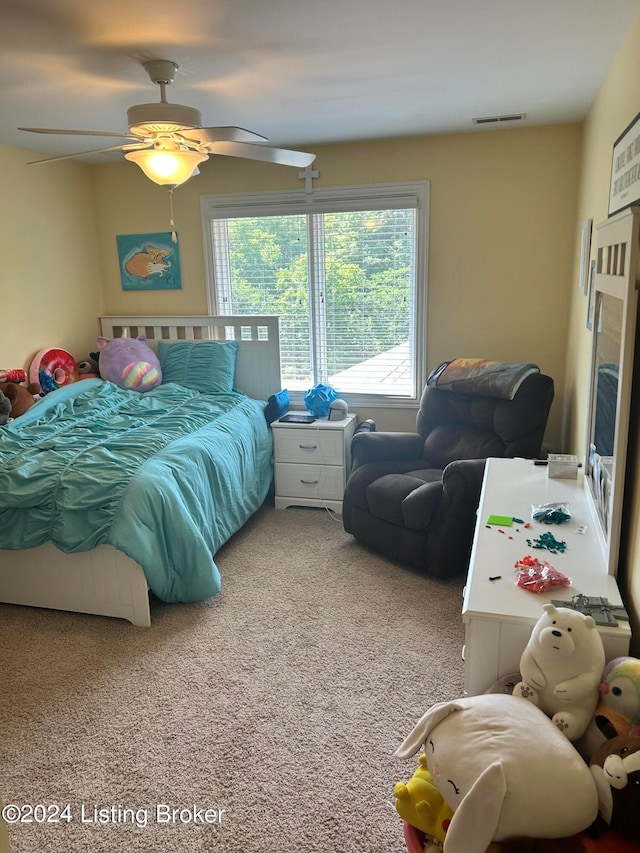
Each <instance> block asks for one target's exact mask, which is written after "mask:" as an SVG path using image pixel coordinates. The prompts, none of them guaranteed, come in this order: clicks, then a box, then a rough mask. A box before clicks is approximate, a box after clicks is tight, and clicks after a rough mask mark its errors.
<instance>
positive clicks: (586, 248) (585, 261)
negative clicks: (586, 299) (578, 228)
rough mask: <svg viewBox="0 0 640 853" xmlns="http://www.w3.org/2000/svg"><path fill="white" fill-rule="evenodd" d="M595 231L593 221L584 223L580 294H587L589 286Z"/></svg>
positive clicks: (579, 280) (579, 283) (581, 246)
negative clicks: (590, 261)
mask: <svg viewBox="0 0 640 853" xmlns="http://www.w3.org/2000/svg"><path fill="white" fill-rule="evenodd" d="M592 230H593V219H587V220H585V221H584V222H583V223H582V239H581V241H580V278H579V279H578V289H579V291H580V293H582V294H586V292H587V286H588V284H589V258H590V257H591V232H592Z"/></svg>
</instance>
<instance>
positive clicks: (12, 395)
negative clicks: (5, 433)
mask: <svg viewBox="0 0 640 853" xmlns="http://www.w3.org/2000/svg"><path fill="white" fill-rule="evenodd" d="M39 393H40V386H39V385H38V384H37V383H32V384H31V385H26V386H25V385H18V384H17V383H16V382H3V383H2V384H0V425H2V424H4V423H6V422H7V421H8V420H10V419H13V418H19V417H20V415H23V414H24V413H25V412H26V411H27V409H29V408H30V407H31V406H33V404H34V402H35V396H37V395H38V394H39ZM7 403H8V404H9V407H7Z"/></svg>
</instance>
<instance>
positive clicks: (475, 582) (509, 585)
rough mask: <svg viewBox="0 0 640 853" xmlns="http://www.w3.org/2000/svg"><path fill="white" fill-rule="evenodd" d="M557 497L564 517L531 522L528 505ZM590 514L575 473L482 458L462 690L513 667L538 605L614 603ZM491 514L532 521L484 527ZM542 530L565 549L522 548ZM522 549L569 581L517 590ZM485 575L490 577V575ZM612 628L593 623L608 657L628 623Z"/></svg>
mask: <svg viewBox="0 0 640 853" xmlns="http://www.w3.org/2000/svg"><path fill="white" fill-rule="evenodd" d="M558 501H566V502H567V503H568V504H569V505H570V512H571V520H570V521H568V522H565V523H564V524H551V525H547V524H542V523H540V522H532V521H531V508H532V505H540V504H544V503H548V502H558ZM591 513H592V510H591V507H590V504H589V502H588V501H587V497H586V494H585V492H584V484H583V475H582V473H581V472H580V473H579V474H578V478H577V479H575V480H561V479H550V478H549V477H548V476H547V468H546V467H545V466H536V465H534V463H533V462H532V461H531V460H527V459H489V460H488V461H487V466H486V470H485V475H484V483H483V487H482V493H481V497H480V504H479V507H478V518H477V523H476V530H475V536H474V540H473V548H472V552H471V560H470V564H469V574H468V577H467V584H466V587H465V592H464V602H463V607H462V619H463V622H464V625H465V648H464V659H465V690H466V692H467V693H468V694H469V695H476V694H479V693H482V692H484V690H486V689H487V688H488V687H490V686H491V685H492V684H493V683H494V682H495V681H497V680H498V679H499V678H502V677H503V676H505V675H509V674H510V673H514V672H517V671H518V669H519V666H520V657H521V655H522V652H523V650H524V647H525V646H526V644H527V642H528V640H529V637H530V635H531V629H532V627H533V625H534V624H535V623H536V622H537V620H538V618H539V617H540V615H541V613H542V605H543V604H545V603H547V602H549V601H551V600H556V599H559V600H563V601H570V600H571V597H572V596H573V595H576V594H578V593H582V594H584V595H588V596H602V597H604V598H607V599H608V600H609V602H610V603H611V604H620V603H621V598H620V593H619V591H618V586H617V583H616V580H615V578H614V577H613V576H611V575H608V574H607V572H606V568H605V562H604V557H603V555H602V551H601V548H600V546H599V544H598V539H597V536H596V530H595V525H594V518H593V516H592V514H591ZM492 514H494V515H503V516H515V517H516V518H521V519H523V520H524V521H525V522H531V527H530V528H529V529H528V530H527V529H525V527H524V525H523V524H517V523H514V524H513V526H512V527H502V526H499V525H487V519H488V517H489V516H490V515H492ZM581 525H582V526H584V527H586V531H585V532H584V533H578V532H577V528H578V527H579V526H581ZM500 531H503V532H500ZM546 532H550V533H552V534H553V535H554V537H555V538H556V539H557V540H564V541H565V542H566V543H567V547H566V551H565V552H564V553H558V554H551V553H549V551H546V550H536V549H533V548H531V547H530V546H529V545H527V539H530V540H531V541H532V542H533V540H534V539H536V538H537V537H539V536H540V534H543V533H546ZM527 554H530V555H532V556H534V557H537V558H538V559H539V560H546V561H547V562H549V563H550V564H551V565H552V566H553V567H554V568H555V569H558V571H560V572H562V573H563V574H565V575H568V576H569V577H570V578H571V579H572V581H573V583H572V586H570V587H562V586H559V587H555V588H554V589H553V590H552V591H550V592H545V593H540V594H537V593H532V592H529V591H527V590H524V589H522V588H520V587H518V586H517V585H516V583H515V581H516V571H515V569H514V564H515V562H516V561H517V560H519V559H521V558H522V557H523V556H525V555H527ZM492 577H493V578H496V579H495V580H490V578H492ZM618 625H619V627H617V628H614V627H611V626H598V629H599V631H600V635H601V636H602V641H603V645H604V649H605V656H606V660H607V661H609V660H612V659H613V658H615V657H619V656H620V655H627V654H629V641H630V637H631V631H630V628H629V624H628V622H622V621H619V623H618Z"/></svg>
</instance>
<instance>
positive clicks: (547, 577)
mask: <svg viewBox="0 0 640 853" xmlns="http://www.w3.org/2000/svg"><path fill="white" fill-rule="evenodd" d="M515 568H516V570H517V577H516V584H517V585H518V586H521V587H522V588H523V589H526V590H528V591H529V592H547V591H548V590H550V589H553V588H554V587H557V586H571V583H572V581H571V578H568V577H567V576H566V575H563V574H562V572H559V571H558V570H557V569H554V568H553V566H552V565H551V564H550V563H547V561H546V560H537V559H536V558H535V557H532V556H530V555H527V556H526V557H523V558H522V559H521V560H518V562H517V563H516V564H515Z"/></svg>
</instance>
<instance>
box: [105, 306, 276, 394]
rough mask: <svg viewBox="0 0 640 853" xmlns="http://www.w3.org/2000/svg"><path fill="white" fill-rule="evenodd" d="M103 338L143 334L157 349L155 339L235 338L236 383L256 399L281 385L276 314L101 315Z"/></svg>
mask: <svg viewBox="0 0 640 853" xmlns="http://www.w3.org/2000/svg"><path fill="white" fill-rule="evenodd" d="M100 325H101V328H102V334H103V335H104V337H106V338H119V337H122V336H123V335H126V336H127V337H132V338H135V337H137V336H138V335H146V338H147V343H148V344H149V346H150V347H151V348H152V349H154V350H155V349H157V344H158V341H229V340H235V341H237V342H238V356H237V360H236V375H235V383H234V384H235V387H236V388H239V389H240V390H241V391H244V392H245V394H248V395H249V397H253V398H254V399H256V400H266V399H267V398H268V397H269V395H270V394H274V393H275V392H276V391H279V390H280V389H281V387H282V385H281V383H282V380H281V376H280V331H279V322H278V317H275V316H271V315H264V316H257V315H253V314H252V315H248V314H247V315H244V316H227V317H211V316H198V315H195V316H192V317H187V316H175V317H171V316H164V317H157V316H154V317H147V316H140V315H131V316H117V317H115V316H105V317H100Z"/></svg>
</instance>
